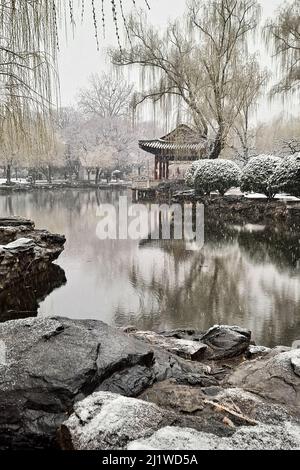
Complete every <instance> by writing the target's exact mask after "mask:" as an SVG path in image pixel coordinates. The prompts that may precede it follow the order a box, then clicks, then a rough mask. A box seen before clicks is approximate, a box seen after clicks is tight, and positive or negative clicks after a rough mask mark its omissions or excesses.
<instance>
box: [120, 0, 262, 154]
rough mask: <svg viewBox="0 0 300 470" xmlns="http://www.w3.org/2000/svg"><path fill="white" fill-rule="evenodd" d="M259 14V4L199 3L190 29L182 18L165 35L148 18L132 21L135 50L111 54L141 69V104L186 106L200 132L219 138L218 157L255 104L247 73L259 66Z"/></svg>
mask: <svg viewBox="0 0 300 470" xmlns="http://www.w3.org/2000/svg"><path fill="white" fill-rule="evenodd" d="M259 11H260V9H259V5H258V3H257V2H256V0H216V1H214V0H209V1H205V2H204V1H200V0H193V1H191V2H190V4H189V7H188V12H187V18H186V20H187V24H188V26H187V28H185V29H184V28H183V20H182V19H181V20H180V21H177V22H174V23H171V24H170V25H169V27H168V28H167V31H166V32H165V33H164V34H160V33H159V31H158V30H157V29H155V28H153V27H151V26H148V25H147V23H146V21H145V19H143V18H142V16H141V17H140V18H136V17H134V16H131V17H130V19H129V20H128V23H127V29H128V31H129V36H130V41H131V45H130V46H129V47H128V48H127V49H123V50H122V51H118V50H114V51H112V52H111V55H112V60H113V63H114V64H116V65H120V66H122V65H135V64H137V65H139V66H140V67H141V70H142V74H143V77H144V78H145V85H144V89H143V90H142V92H141V93H140V95H139V96H137V98H136V100H135V104H136V105H137V104H140V103H142V102H144V101H145V100H146V99H149V98H150V99H152V101H153V102H157V101H162V100H165V103H166V104H167V105H169V106H170V105H172V104H174V102H176V101H177V103H179V102H183V103H184V104H185V105H186V107H187V109H188V111H189V113H190V116H191V117H192V119H193V122H194V124H195V126H196V127H197V129H198V130H199V133H200V134H201V133H202V134H205V135H208V134H209V132H211V133H213V135H214V141H213V145H212V148H211V153H210V157H211V158H218V157H219V155H220V153H221V151H222V149H223V148H224V145H225V143H226V139H227V137H228V134H229V132H230V130H231V129H232V127H233V125H234V123H235V121H236V119H237V117H238V116H239V115H240V112H241V110H242V108H243V106H244V103H245V101H246V100H249V93H248V90H247V84H248V83H249V80H248V76H247V74H244V73H243V69H245V68H247V67H249V64H251V63H252V62H253V57H251V56H250V54H249V53H248V50H247V39H248V36H249V34H250V33H252V32H254V31H255V29H256V27H257V25H258V19H259ZM147 69H148V70H149V73H148V74H147V73H145V71H146V70H147ZM245 81H246V83H244V82H245Z"/></svg>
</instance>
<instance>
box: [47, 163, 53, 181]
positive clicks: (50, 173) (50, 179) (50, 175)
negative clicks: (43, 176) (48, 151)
mask: <svg viewBox="0 0 300 470" xmlns="http://www.w3.org/2000/svg"><path fill="white" fill-rule="evenodd" d="M48 183H52V172H51V165H48Z"/></svg>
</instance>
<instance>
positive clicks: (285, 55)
mask: <svg viewBox="0 0 300 470" xmlns="http://www.w3.org/2000/svg"><path fill="white" fill-rule="evenodd" d="M264 35H265V39H266V43H267V46H268V47H269V49H270V51H271V52H272V54H273V56H274V57H275V58H277V59H278V60H279V63H280V66H281V67H280V69H281V73H282V75H284V76H283V78H282V79H281V80H280V81H279V83H277V84H276V86H275V87H274V88H273V90H272V92H273V94H276V93H288V92H293V91H296V90H299V87H300V0H294V1H293V2H292V3H284V4H283V6H282V7H281V9H279V11H278V13H277V16H276V18H275V19H270V20H269V21H268V22H267V24H266V26H265V30H264Z"/></svg>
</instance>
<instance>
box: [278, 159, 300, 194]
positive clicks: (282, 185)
mask: <svg viewBox="0 0 300 470" xmlns="http://www.w3.org/2000/svg"><path fill="white" fill-rule="evenodd" d="M271 182H272V186H273V187H274V190H276V192H278V193H279V192H284V193H288V194H292V195H293V196H300V153H297V154H295V155H290V156H288V157H285V158H284V159H283V160H281V163H280V165H278V166H277V167H276V169H275V172H274V174H273V176H272V181H271Z"/></svg>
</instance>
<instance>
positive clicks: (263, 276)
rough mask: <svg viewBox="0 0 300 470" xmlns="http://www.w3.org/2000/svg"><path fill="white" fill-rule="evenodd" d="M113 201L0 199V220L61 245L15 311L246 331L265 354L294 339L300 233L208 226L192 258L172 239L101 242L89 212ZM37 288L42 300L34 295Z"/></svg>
mask: <svg viewBox="0 0 300 470" xmlns="http://www.w3.org/2000/svg"><path fill="white" fill-rule="evenodd" d="M125 193H126V192H125ZM128 194H129V193H128ZM120 195H124V191H123V192H121V191H111V190H110V191H98V192H95V191H85V190H61V191H44V192H43V191H35V192H30V193H18V194H17V193H16V194H11V195H6V194H5V195H4V194H2V195H0V214H1V215H20V216H23V217H27V218H30V219H32V220H34V221H35V224H36V227H37V228H47V229H48V230H50V231H52V232H57V233H62V234H65V235H66V238H67V243H66V246H65V251H64V252H63V254H62V255H61V256H60V258H59V259H58V261H57V264H58V265H59V266H60V268H62V269H59V268H57V267H55V269H54V273H53V276H54V280H53V279H52V280H51V281H50V280H49V276H48V277H47V276H42V277H40V279H39V280H38V281H36V282H35V283H33V284H30V283H29V285H28V286H27V287H26V286H25V291H26V289H27V294H26V293H25V294H24V288H23V289H13V290H12V292H11V293H9V296H10V298H11V297H12V298H13V299H14V301H15V303H16V301H18V302H19V303H20V305H21V304H22V296H23V297H24V296H26V295H29V294H30V296H31V297H32V296H34V295H36V297H37V299H35V305H36V307H35V308H36V310H37V311H38V315H40V316H48V315H52V316H53V315H59V316H67V317H71V318H77V319H78V318H93V319H97V320H102V321H104V322H106V323H109V324H111V325H117V326H122V325H134V326H137V327H138V328H141V329H151V330H157V331H159V330H166V329H174V328H182V327H183V328H186V327H193V328H196V329H200V330H204V329H206V328H209V327H210V326H212V325H213V324H216V323H220V324H230V325H234V324H235V325H240V326H244V327H247V328H250V329H251V330H252V332H253V337H254V339H255V341H256V342H257V343H258V344H264V345H267V346H274V345H277V344H284V345H288V346H290V345H291V343H292V342H293V341H295V340H298V339H300V245H299V233H295V232H292V231H288V230H283V229H278V228H277V227H274V228H272V227H265V226H253V225H249V224H248V225H247V224H245V226H243V227H242V226H234V225H231V226H229V225H225V224H222V223H221V221H219V222H218V223H216V222H215V221H209V220H206V221H205V244H204V247H203V248H202V249H200V250H196V251H187V250H186V246H185V243H184V242H183V241H178V240H173V241H166V240H161V241H151V242H139V241H133V240H122V241H116V240H105V241H103V240H99V238H98V237H97V235H96V227H97V223H98V222H99V217H98V216H97V208H98V206H99V204H100V203H111V204H114V205H116V204H118V200H119V196H120ZM63 271H64V273H63ZM60 278H61V281H60ZM50 282H51V283H52V284H51V285H50V284H49V285H46V284H47V283H50ZM41 283H44V284H45V286H44V289H42V291H43V293H39V290H41V289H39V288H36V285H37V284H40V285H41ZM34 286H35V287H34ZM18 302H17V303H18ZM2 304H3V305H4V304H5V305H6V304H7V299H5V302H4V301H3V302H2ZM32 304H34V302H31V303H30V305H31V307H30V308H31V309H32V308H33V307H32ZM30 308H24V311H25V310H26V311H27V310H30ZM27 314H28V313H27ZM33 314H34V311H33V313H32V315H33ZM21 316H22V315H21ZM11 318H13V315H12V316H11Z"/></svg>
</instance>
